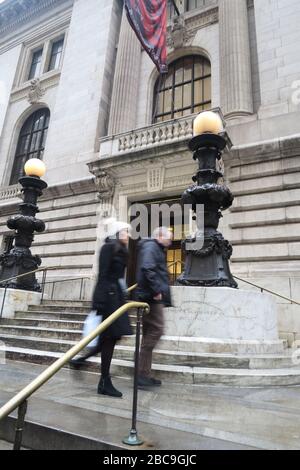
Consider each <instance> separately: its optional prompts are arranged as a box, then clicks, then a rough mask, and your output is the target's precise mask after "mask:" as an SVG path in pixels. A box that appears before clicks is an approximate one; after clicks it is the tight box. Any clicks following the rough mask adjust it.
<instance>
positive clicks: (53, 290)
mask: <svg viewBox="0 0 300 470" xmlns="http://www.w3.org/2000/svg"><path fill="white" fill-rule="evenodd" d="M54 288H55V281H53V287H52V294H51V300H53V295H54Z"/></svg>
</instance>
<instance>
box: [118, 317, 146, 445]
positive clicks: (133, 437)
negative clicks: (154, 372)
mask: <svg viewBox="0 0 300 470" xmlns="http://www.w3.org/2000/svg"><path fill="white" fill-rule="evenodd" d="M141 317H142V314H141V309H140V308H138V309H137V322H136V335H135V360H134V382H133V404H132V425H131V431H130V433H129V436H128V437H126V438H125V439H123V441H122V442H123V443H124V444H127V445H129V446H140V445H142V444H143V443H144V441H142V440H141V439H139V437H138V433H137V430H136V418H137V404H138V373H139V353H140V334H141Z"/></svg>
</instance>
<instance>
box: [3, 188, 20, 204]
mask: <svg viewBox="0 0 300 470" xmlns="http://www.w3.org/2000/svg"><path fill="white" fill-rule="evenodd" d="M20 196H21V187H20V185H19V184H14V185H12V186H6V187H4V188H0V201H6V200H8V199H14V198H17V197H20Z"/></svg>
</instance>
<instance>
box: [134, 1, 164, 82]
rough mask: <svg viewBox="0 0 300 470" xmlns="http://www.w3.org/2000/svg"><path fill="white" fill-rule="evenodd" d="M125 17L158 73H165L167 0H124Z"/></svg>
mask: <svg viewBox="0 0 300 470" xmlns="http://www.w3.org/2000/svg"><path fill="white" fill-rule="evenodd" d="M125 8H126V13H127V18H128V21H129V23H130V24H131V26H132V28H133V29H134V31H135V34H136V35H137V37H138V39H139V40H140V42H141V44H142V46H143V48H144V49H145V51H146V52H147V53H148V54H149V56H150V57H151V59H152V60H153V62H154V63H155V65H156V67H157V68H158V70H159V72H160V73H167V71H168V66H167V0H125Z"/></svg>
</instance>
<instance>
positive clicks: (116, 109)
mask: <svg viewBox="0 0 300 470" xmlns="http://www.w3.org/2000/svg"><path fill="white" fill-rule="evenodd" d="M140 66H141V45H140V42H139V41H138V39H137V37H136V35H135V32H134V31H133V29H132V27H131V26H130V24H129V22H128V20H127V16H126V12H125V10H123V17H122V23H121V30H120V37H119V45H118V53H117V60H116V71H115V78H114V85H113V92H112V101H111V110H110V119H109V127H108V134H109V135H114V134H119V133H120V132H125V131H128V130H131V129H134V128H135V126H136V111H137V109H136V104H137V93H138V89H139V78H140Z"/></svg>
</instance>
